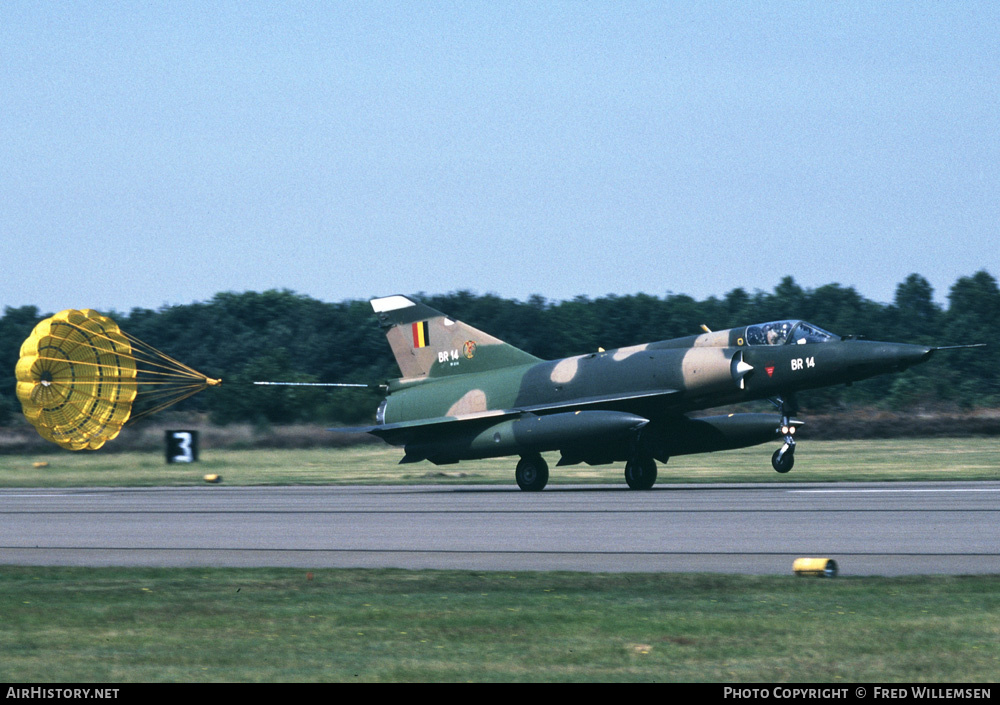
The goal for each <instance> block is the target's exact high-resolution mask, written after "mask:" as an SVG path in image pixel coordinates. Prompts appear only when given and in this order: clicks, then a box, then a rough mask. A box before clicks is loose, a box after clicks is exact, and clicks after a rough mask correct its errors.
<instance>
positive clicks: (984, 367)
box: [0, 270, 1000, 425]
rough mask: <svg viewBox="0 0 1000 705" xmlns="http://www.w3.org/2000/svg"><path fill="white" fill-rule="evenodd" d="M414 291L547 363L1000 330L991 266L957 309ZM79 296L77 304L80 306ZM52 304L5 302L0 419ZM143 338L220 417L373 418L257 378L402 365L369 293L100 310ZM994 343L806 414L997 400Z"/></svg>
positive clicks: (855, 389)
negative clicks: (661, 347) (750, 342)
mask: <svg viewBox="0 0 1000 705" xmlns="http://www.w3.org/2000/svg"><path fill="white" fill-rule="evenodd" d="M415 296H416V298H418V299H420V300H422V301H424V302H425V303H427V304H428V305H430V306H432V307H433V308H436V309H438V310H440V311H442V312H444V313H446V314H447V315H449V316H452V317H454V318H457V319H460V320H462V321H465V322H466V323H469V324H470V325H472V326H475V327H476V328H479V329H481V330H483V331H485V332H488V333H490V334H491V335H494V336H496V337H498V338H501V339H502V340H505V341H506V342H508V343H510V344H512V345H515V346H517V347H519V348H522V349H524V350H526V351H528V352H530V353H532V354H534V355H537V356H538V357H540V358H543V359H555V358H560V357H566V356H570V355H577V354H582V353H587V352H593V351H595V350H597V349H598V348H599V347H600V348H604V349H607V350H610V349H613V348H617V347H622V346H626V345H634V344H637V343H643V342H650V341H654V340H663V339H667V338H673V337H679V336H686V335H692V334H695V333H698V332H699V331H700V327H701V325H703V324H704V325H707V326H708V327H709V328H711V329H713V330H720V329H725V328H731V327H736V326H741V325H748V324H751V323H760V322H764V321H770V320H779V319H788V318H801V319H805V320H808V321H810V322H811V323H814V324H815V325H818V326H820V327H822V328H825V329H827V330H829V331H831V332H834V333H837V334H839V335H857V336H860V337H864V338H869V339H872V340H891V341H898V342H913V343H923V344H930V345H949V344H964V343H987V344H990V345H993V344H994V343H993V336H994V335H996V334H997V331H998V330H1000V288H998V285H997V280H996V278H995V277H993V276H992V275H991V274H990V273H988V272H987V271H985V270H982V271H979V272H977V273H975V274H973V275H972V276H967V277H961V278H960V279H958V281H956V282H955V284H954V285H952V287H951V289H950V290H949V293H948V297H947V305H946V306H940V305H939V304H937V303H936V302H935V301H934V291H933V288H932V287H931V285H930V284H929V283H928V282H927V280H926V279H925V278H924V277H922V276H920V275H919V274H911V275H910V276H909V277H907V278H906V280H905V281H903V282H902V283H900V284H899V285H898V286H897V287H896V291H895V297H894V300H893V302H892V303H890V304H883V303H877V302H873V301H871V300H868V299H866V298H865V297H863V296H861V295H860V294H859V293H858V292H857V291H856V290H855V289H854V288H852V287H844V286H841V285H840V284H827V285H825V286H821V287H819V288H816V289H805V288H803V287H801V286H800V285H799V284H798V283H796V281H795V280H794V278H793V277H791V276H787V277H785V278H784V279H782V280H781V282H780V283H779V284H778V285H777V286H776V287H775V288H774V290H773V291H770V292H765V291H760V290H756V291H753V292H748V291H746V290H745V289H742V288H736V289H733V290H732V291H730V292H729V293H727V294H726V295H725V296H723V297H721V298H718V297H709V298H707V299H705V300H703V301H697V300H695V299H694V298H692V297H690V296H686V295H683V294H668V295H666V296H663V297H658V296H651V295H647V294H636V295H628V296H614V295H608V296H604V297H600V298H588V297H584V296H580V297H577V298H574V299H572V300H569V301H550V300H547V299H545V298H543V297H541V296H532V297H530V298H529V299H528V300H526V301H519V300H513V299H505V298H501V297H499V296H496V295H493V294H483V295H478V294H474V293H471V292H468V291H457V292H452V293H447V294H435V295H427V294H416V295H415ZM71 305H72V304H71ZM51 313H52V312H41V311H39V310H38V308H37V307H35V306H22V307H18V308H12V307H6V308H5V309H4V315H3V317H2V318H0V360H2V361H3V364H5V365H6V368H7V369H8V370H9V373H8V375H5V376H3V377H2V378H0V425H7V424H12V423H20V422H21V420H20V419H19V412H20V404H19V403H18V401H17V399H16V396H15V380H14V366H15V365H16V363H17V359H18V356H19V350H20V346H21V343H22V342H23V341H24V339H25V338H27V337H28V335H29V334H30V333H31V330H32V328H33V327H34V326H35V324H36V323H38V322H39V321H40V320H42V319H44V318H46V317H48V316H49V315H51ZM102 313H105V314H106V315H109V316H110V317H111V318H113V319H114V320H115V321H117V322H118V324H119V326H120V327H121V328H122V329H123V330H125V331H127V332H129V333H131V334H132V335H134V336H136V337H137V338H139V339H140V340H142V341H144V342H146V343H149V344H150V345H152V346H154V347H156V348H158V349H160V350H162V351H163V352H165V353H167V354H168V355H170V356H172V357H174V358H176V359H178V360H180V361H182V362H184V363H186V364H188V365H190V366H192V367H194V368H195V369H197V370H200V371H201V372H203V373H205V374H206V375H209V376H211V377H220V378H222V379H223V384H222V386H221V387H219V388H213V389H209V390H207V391H206V392H203V393H201V394H199V395H197V396H195V397H193V398H191V399H190V400H187V401H185V402H183V405H182V406H181V407H179V408H181V409H186V410H188V411H197V412H203V413H206V414H208V416H209V418H210V419H211V420H212V421H213V422H214V423H218V424H226V423H231V422H252V423H256V424H282V423H293V422H308V423H320V424H334V423H344V424H357V423H367V422H369V421H370V420H371V419H372V418H373V415H374V410H375V407H376V405H377V404H378V400H379V396H378V395H377V394H376V393H374V392H371V391H367V390H363V389H362V390H358V389H330V388H311V387H261V386H253V385H252V384H251V383H252V382H254V381H258V380H260V381H298V382H361V383H373V382H374V383H379V382H384V381H385V380H387V379H390V378H393V377H397V376H398V375H399V370H398V369H397V367H396V364H395V361H394V359H393V357H392V354H391V352H390V350H389V346H388V344H387V343H386V341H385V337H384V334H383V332H382V331H381V329H380V328H379V327H378V325H377V324H376V322H375V318H374V315H373V314H372V310H371V307H370V305H369V304H368V302H367V301H342V302H339V303H328V302H323V301H319V300H317V299H314V298H311V297H309V296H304V295H302V294H297V293H295V292H292V291H288V290H281V291H278V290H271V291H265V292H244V293H232V292H225V293H220V294H216V295H215V296H214V297H213V298H212V299H211V300H209V301H205V302H199V303H192V304H186V305H176V306H167V307H163V308H160V309H159V310H151V309H146V308H136V309H132V310H131V311H130V312H128V313H118V312H115V311H107V312H102ZM992 357H993V354H992V351H991V350H990V348H986V349H985V350H984V349H982V348H978V349H972V350H956V351H952V352H950V353H948V354H947V356H946V355H945V354H940V355H937V356H935V358H933V359H932V360H931V362H929V363H928V364H926V365H921V366H919V367H916V368H913V369H912V370H909V371H908V372H906V373H905V374H903V375H889V376H885V377H881V378H875V379H872V380H868V381H865V382H862V383H858V384H855V385H853V386H852V387H850V388H846V387H839V388H830V389H823V390H816V391H813V392H808V393H805V394H803V395H802V398H801V399H800V401H801V403H802V406H803V410H804V411H814V412H815V411H825V410H834V409H839V408H844V407H852V406H853V407H856V406H867V407H877V408H887V409H893V410H912V409H951V410H954V409H959V408H974V407H998V406H1000V370H998V366H997V365H996V364H994V363H993V361H992Z"/></svg>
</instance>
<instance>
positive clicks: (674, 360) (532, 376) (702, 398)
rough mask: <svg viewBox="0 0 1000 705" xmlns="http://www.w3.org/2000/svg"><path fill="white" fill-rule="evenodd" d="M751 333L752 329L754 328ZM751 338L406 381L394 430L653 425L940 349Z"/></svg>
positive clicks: (864, 373) (896, 367) (725, 335)
mask: <svg viewBox="0 0 1000 705" xmlns="http://www.w3.org/2000/svg"><path fill="white" fill-rule="evenodd" d="M750 328H752V327H750ZM747 330H749V328H739V329H732V330H731V331H719V332H718V333H709V334H705V335H703V336H692V337H688V338H679V339H674V340H666V341H660V342H656V343H649V344H645V345H637V346H632V347H627V348H620V349H617V350H608V351H600V352H596V353H589V354H586V355H577V356H574V357H568V358H564V359H561V360H554V361H544V362H538V363H533V364H527V365H516V366H511V367H506V368H502V369H498V370H490V371H488V372H480V373H472V374H466V375H461V376H452V377H427V378H423V379H419V380H412V381H407V380H397V381H395V382H394V383H392V384H390V387H389V395H388V397H387V399H386V403H385V405H384V407H383V409H382V410H381V413H380V421H381V422H383V423H386V424H389V423H398V422H405V421H413V420H417V419H427V418H437V417H454V416H465V415H468V414H479V413H484V412H488V411H491V410H497V409H518V408H533V407H553V408H572V407H573V406H574V405H576V404H579V405H580V406H581V407H583V406H586V407H588V408H601V409H619V410H628V411H632V412H635V413H641V414H643V415H645V416H646V417H647V418H654V417H655V416H658V415H663V414H677V413H683V412H687V411H693V410H700V409H706V408H711V407H714V406H720V405H723V404H732V403H737V402H744V401H751V400H755V399H764V398H770V397H774V396H777V395H782V394H789V393H792V392H796V391H799V390H805V389H812V388H817V387H825V386H830V385H835V384H844V383H849V382H855V381H858V380H862V379H866V378H868V377H872V376H875V375H879V374H883V373H887V372H896V371H900V370H903V369H906V368H907V367H910V366H912V365H914V364H917V363H919V362H922V361H923V360H925V359H927V357H929V355H930V354H931V352H932V350H933V349H932V348H929V347H926V346H921V345H910V344H904V343H882V342H874V341H867V340H853V339H849V340H841V339H839V338H837V339H835V338H834V337H832V336H831V337H830V338H829V339H826V340H823V341H822V342H812V341H805V342H801V343H796V342H786V343H783V344H772V345H753V344H747V342H746V337H745V333H746V331H747Z"/></svg>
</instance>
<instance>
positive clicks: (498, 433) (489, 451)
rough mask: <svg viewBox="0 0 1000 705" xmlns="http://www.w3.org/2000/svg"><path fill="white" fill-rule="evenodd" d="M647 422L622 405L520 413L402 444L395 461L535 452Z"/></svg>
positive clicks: (606, 437) (620, 433)
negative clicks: (464, 430) (621, 408)
mask: <svg viewBox="0 0 1000 705" xmlns="http://www.w3.org/2000/svg"><path fill="white" fill-rule="evenodd" d="M648 423H649V420H648V419H645V418H643V417H641V416H638V415H636V414H630V413H627V412H624V411H569V412H564V413H559V414H546V415H542V416H536V415H535V414H529V413H526V414H523V415H521V416H519V417H518V418H516V419H509V420H506V421H501V422H499V423H495V424H492V425H489V426H487V427H486V428H482V427H478V428H476V429H474V430H470V431H469V432H467V433H465V434H462V435H459V436H455V435H449V436H448V437H447V438H442V439H441V440H433V441H424V442H420V443H410V444H407V445H406V448H405V450H406V455H405V456H404V458H403V459H402V461H400V462H403V463H412V462H417V461H419V460H430V461H431V462H433V463H438V464H443V463H453V462H457V461H459V460H471V459H475V458H492V457H497V456H502V455H518V454H521V455H523V454H527V453H541V452H544V451H549V450H558V449H559V448H563V447H565V446H571V445H576V444H579V443H583V442H593V441H594V440H595V439H598V440H603V441H606V442H617V441H621V440H623V439H625V438H627V437H628V436H629V435H630V434H633V433H634V432H635V431H637V430H639V429H641V428H642V427H643V426H645V425H646V424H648Z"/></svg>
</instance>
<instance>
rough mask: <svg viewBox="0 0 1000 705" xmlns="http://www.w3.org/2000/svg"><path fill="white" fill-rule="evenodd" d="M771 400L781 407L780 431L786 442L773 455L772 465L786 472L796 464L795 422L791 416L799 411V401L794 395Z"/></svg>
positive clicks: (781, 471) (779, 470)
mask: <svg viewBox="0 0 1000 705" xmlns="http://www.w3.org/2000/svg"><path fill="white" fill-rule="evenodd" d="M771 401H772V403H774V404H775V405H776V406H778V407H779V408H780V409H781V426H780V427H779V428H778V433H780V434H781V435H782V436H784V439H785V444H784V445H783V446H781V447H780V448H779V449H778V450H776V451H774V455H772V456H771V467H773V468H774V469H775V470H776V471H778V472H780V473H782V474H784V473H786V472H788V471H789V470H791V469H792V466H793V465H795V424H793V423H792V420H791V418H790V417H791V416H792V415H793V414H795V413H796V411H798V403H797V401H796V399H795V397H794V396H792V395H788V396H786V397H785V398H781V397H778V398H777V399H772V400H771Z"/></svg>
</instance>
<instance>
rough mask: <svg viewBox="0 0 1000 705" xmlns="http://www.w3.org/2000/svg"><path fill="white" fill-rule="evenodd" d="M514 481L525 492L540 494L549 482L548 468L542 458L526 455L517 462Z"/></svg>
mask: <svg viewBox="0 0 1000 705" xmlns="http://www.w3.org/2000/svg"><path fill="white" fill-rule="evenodd" d="M514 479H515V480H517V486H518V487H520V488H521V489H522V490H524V491H525V492H541V491H542V488H544V487H545V485H546V484H547V483H548V481H549V466H548V464H547V463H546V462H545V459H544V458H542V456H540V455H527V456H525V457H523V458H521V459H520V460H519V461H518V463H517V469H516V470H515V471H514Z"/></svg>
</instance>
